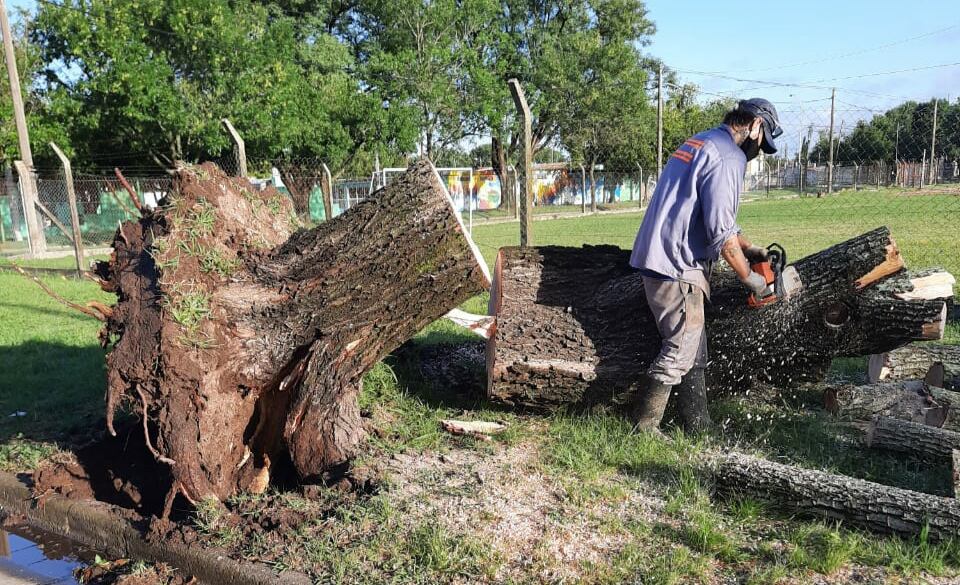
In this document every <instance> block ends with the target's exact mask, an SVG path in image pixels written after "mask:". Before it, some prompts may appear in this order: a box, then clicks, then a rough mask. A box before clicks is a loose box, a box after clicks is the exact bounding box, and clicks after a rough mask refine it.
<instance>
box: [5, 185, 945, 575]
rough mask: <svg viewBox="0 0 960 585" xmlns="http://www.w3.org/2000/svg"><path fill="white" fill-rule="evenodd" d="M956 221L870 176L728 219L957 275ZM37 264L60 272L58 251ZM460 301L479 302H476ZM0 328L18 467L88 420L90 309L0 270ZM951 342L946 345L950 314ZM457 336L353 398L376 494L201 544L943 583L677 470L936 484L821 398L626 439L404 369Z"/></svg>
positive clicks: (777, 395)
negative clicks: (365, 425) (500, 427)
mask: <svg viewBox="0 0 960 585" xmlns="http://www.w3.org/2000/svg"><path fill="white" fill-rule="evenodd" d="M640 219H641V215H640V214H639V213H637V214H617V215H609V216H603V215H600V216H596V215H595V216H587V217H583V218H575V219H559V220H548V221H538V222H536V223H534V225H533V230H534V232H533V233H534V242H535V243H536V244H563V245H579V244H583V243H589V244H613V245H618V246H622V247H625V248H627V247H629V246H630V245H632V242H633V238H634V235H635V233H636V229H637V227H638V225H639V223H640ZM958 219H960V198H958V197H952V196H948V195H920V196H909V195H904V194H901V193H899V192H894V191H884V192H860V193H850V194H840V195H835V196H832V197H823V198H816V197H806V198H769V199H760V200H757V201H751V202H749V203H745V204H744V205H743V207H742V209H741V217H740V222H741V225H742V226H743V228H744V231H745V232H746V233H747V234H748V235H749V236H751V237H752V238H753V239H754V240H755V241H757V242H758V243H767V242H771V241H777V242H779V243H781V244H783V245H784V246H786V248H787V250H788V252H790V253H791V257H793V258H796V257H800V256H802V255H804V254H807V253H810V252H812V251H815V250H818V249H821V248H823V247H825V246H828V245H830V244H832V243H836V242H838V241H841V240H843V239H845V238H847V237H850V236H853V235H856V234H858V233H861V232H863V231H866V230H867V229H870V228H873V227H876V226H878V225H889V226H890V227H891V229H892V230H893V234H894V237H895V238H896V239H897V242H898V244H899V245H900V248H901V250H902V251H903V253H904V256H905V257H906V259H907V262H908V265H909V266H911V267H914V268H919V267H924V266H932V265H939V266H943V267H945V268H947V269H949V270H950V271H951V272H953V273H954V274H960V244H958V243H957V242H956V241H955V240H953V238H954V237H955V236H954V234H955V233H956V228H955V227H954V226H955V225H956V224H957V222H958ZM517 231H518V226H517V224H516V223H507V224H496V225H478V226H475V229H474V236H475V239H476V240H477V242H478V244H479V246H480V248H481V250H482V252H483V254H484V257H485V258H486V260H487V262H492V261H493V260H494V258H495V256H496V250H497V248H499V247H500V246H504V245H515V244H517V243H518V235H517ZM68 260H69V259H68ZM42 264H56V265H57V266H60V265H62V264H66V265H65V266H63V267H69V262H66V263H65V261H63V260H58V261H55V262H44V263H42ZM43 279H44V281H45V282H46V283H47V284H48V285H49V286H50V287H51V288H53V289H54V290H56V291H57V292H58V293H60V294H62V295H63V296H65V297H67V298H69V299H71V300H74V301H77V302H83V301H87V300H99V301H103V302H110V301H112V299H111V296H110V295H106V294H104V293H101V292H100V291H99V289H98V288H97V287H96V286H95V285H94V284H93V283H90V282H86V281H77V280H74V279H71V278H61V277H55V276H44V277H43ZM465 308H466V309H467V310H470V311H473V312H482V311H483V310H484V308H485V299H484V297H483V296H481V297H478V298H476V299H472V300H471V301H469V302H468V303H466V304H465ZM0 324H2V325H0V468H4V469H8V470H18V469H27V468H30V467H32V466H33V465H35V464H36V463H37V461H38V460H39V459H41V458H43V457H45V456H48V455H49V454H50V453H51V452H53V451H55V450H56V449H58V448H69V447H70V446H71V445H75V444H77V443H78V442H82V441H84V440H86V439H87V438H89V437H90V436H91V435H93V434H94V433H96V432H99V431H100V430H101V429H102V427H103V398H102V395H103V390H104V387H105V382H104V375H105V373H104V365H103V352H102V350H101V349H100V347H99V345H98V343H97V337H96V334H97V330H98V329H99V323H98V322H97V321H95V320H93V319H91V318H89V317H86V316H84V315H81V314H79V313H76V312H74V311H71V310H70V309H67V308H66V307H63V306H61V305H59V304H57V303H56V302H55V301H53V300H52V299H50V298H48V297H47V296H46V295H44V294H43V293H42V292H41V291H40V290H39V289H38V288H37V287H36V285H34V284H33V283H31V282H28V281H26V280H25V279H23V278H22V277H20V276H18V275H16V274H14V273H12V272H9V271H5V270H2V267H0ZM949 336H950V340H952V341H954V342H958V341H960V331H958V329H957V326H956V324H953V325H951V328H950V330H949ZM469 339H470V336H469V334H467V333H465V332H464V331H463V330H462V329H459V328H457V327H456V326H453V325H451V324H449V323H446V322H438V323H436V324H434V325H432V326H430V327H429V328H428V329H427V330H426V331H424V332H422V333H421V334H420V335H419V336H418V339H417V341H418V345H417V346H416V347H417V348H419V349H417V350H416V351H415V352H414V354H412V355H410V354H407V355H405V356H399V357H397V358H391V359H389V360H387V361H386V362H385V363H381V364H378V365H377V366H376V368H374V370H373V371H372V372H371V373H370V374H369V375H368V376H367V378H366V380H365V384H364V388H363V394H362V396H361V407H362V408H363V409H364V410H365V411H367V412H370V413H371V416H372V417H373V421H374V423H375V426H376V427H377V429H378V430H377V432H376V433H374V434H371V437H370V440H369V441H368V442H367V443H366V446H365V449H364V453H363V454H362V456H361V457H360V458H359V460H358V463H357V464H358V466H359V467H362V468H371V469H376V470H377V472H378V473H379V474H380V475H381V476H382V480H381V483H380V487H379V489H378V491H377V492H376V493H374V494H372V495H371V496H369V497H366V498H359V499H355V500H351V501H349V502H340V500H339V499H338V498H340V497H341V496H340V495H337V494H336V493H334V492H332V491H331V492H323V493H322V497H323V498H329V499H331V500H333V501H336V502H337V503H336V506H335V508H334V511H332V512H324V514H323V518H324V519H323V521H322V522H315V523H314V522H311V523H309V524H305V525H302V526H299V527H297V528H296V530H293V531H291V532H289V533H282V532H278V533H276V534H270V533H265V534H264V535H263V537H262V538H259V537H258V538H256V539H243V538H239V537H238V535H237V533H236V528H235V526H236V524H235V523H232V522H230V521H228V520H226V519H224V518H223V517H221V515H222V514H224V512H222V511H218V510H212V509H206V508H202V509H200V510H199V511H198V512H197V514H196V515H195V516H194V518H193V523H194V525H195V526H196V527H197V529H198V530H199V531H200V533H201V535H202V537H203V541H204V542H205V543H207V544H215V545H218V546H222V547H224V548H226V549H227V550H228V551H229V553H230V554H231V555H234V556H237V557H243V558H248V559H262V558H269V559H271V560H270V563H271V564H272V566H274V567H275V568H277V569H283V568H295V569H298V570H303V571H306V572H308V573H310V574H311V575H313V576H314V577H315V578H316V579H317V580H318V581H323V582H327V581H329V582H371V583H373V582H383V581H386V580H391V581H394V582H401V583H420V582H465V581H477V582H534V583H540V582H560V581H581V582H587V583H619V582H623V581H634V582H643V583H684V582H746V583H777V582H782V581H785V580H786V581H789V582H810V581H812V580H822V581H823V582H835V583H843V582H849V581H853V580H860V581H878V580H885V579H906V580H908V581H915V580H927V581H930V582H938V581H939V582H950V579H953V578H955V577H956V576H957V575H958V571H960V541H957V542H947V543H940V544H933V543H929V542H927V541H926V540H925V539H923V538H919V539H910V540H904V539H898V538H892V537H878V536H875V535H870V534H865V533H862V532H859V531H855V530H849V529H847V528H844V527H842V526H838V525H834V524H830V523H822V522H808V521H799V520H796V519H792V518H790V517H788V516H784V515H782V514H780V513H778V512H777V511H776V510H773V509H770V508H768V507H767V506H765V505H764V504H763V503H761V502H756V501H752V500H734V501H717V500H714V499H713V498H712V497H711V486H710V484H709V481H708V480H707V479H705V478H704V477H702V476H701V475H700V474H699V473H698V471H697V470H698V462H699V456H700V454H702V453H703V452H704V451H705V450H714V449H729V448H733V447H736V448H738V449H742V450H746V451H751V452H754V453H757V454H761V455H765V456H768V457H773V458H776V459H778V460H785V461H790V462H793V463H796V464H799V465H805V466H808V467H816V468H821V469H828V470H832V471H838V472H842V473H846V474H850V475H854V476H859V477H863V478H868V479H873V480H876V481H881V482H883V483H888V484H891V485H898V486H902V487H908V488H912V489H919V490H924V491H928V492H931V493H938V494H946V493H948V491H949V489H950V483H949V477H948V471H947V470H946V469H945V468H941V467H937V466H930V465H926V464H923V463H921V462H918V461H914V460H911V459H909V458H900V457H893V456H887V455H875V454H871V456H870V457H864V456H863V452H862V449H861V448H860V446H859V440H860V438H861V434H860V431H858V430H857V429H851V428H848V427H846V426H843V425H841V424H839V423H838V422H837V421H835V420H833V419H832V418H830V417H829V416H826V415H825V414H823V413H822V412H821V411H820V410H818V409H817V408H815V407H811V406H810V405H815V404H818V403H819V400H820V397H819V393H818V390H817V389H816V388H802V389H800V390H797V391H790V392H783V393H781V392H777V391H773V390H769V391H766V392H760V393H753V394H750V395H749V396H734V397H731V398H729V399H726V400H724V401H722V402H719V403H715V404H714V405H712V411H713V414H714V418H715V422H717V423H718V428H717V431H716V432H715V433H714V435H713V436H711V437H708V438H705V439H701V440H692V439H689V438H686V437H683V436H682V435H681V434H678V433H676V432H674V434H673V437H674V440H673V442H670V443H668V442H664V441H660V440H657V439H655V438H653V437H650V436H646V435H641V434H635V433H632V432H631V430H630V427H629V425H627V424H626V423H625V422H624V421H623V420H622V419H621V418H620V417H619V416H617V415H615V414H611V413H608V412H604V411H595V412H588V413H584V412H569V413H557V414H554V415H549V416H538V415H531V414H521V413H514V412H509V411H504V410H501V409H500V408H498V407H496V406H495V405H491V404H488V403H486V402H485V401H484V400H483V399H482V398H481V397H478V396H464V395H458V394H454V393H452V392H451V391H450V389H449V388H445V387H435V386H434V385H431V384H429V383H428V382H426V381H424V380H423V379H422V378H421V377H420V375H419V370H418V363H417V355H418V353H417V352H419V351H423V350H424V349H425V348H426V346H427V345H429V344H436V343H450V342H457V341H463V340H469ZM834 375H835V376H836V375H843V376H848V377H852V378H854V379H857V378H858V377H861V376H862V375H863V372H862V363H861V362H858V361H854V362H853V363H849V362H847V363H845V367H844V368H843V369H842V370H840V369H838V370H837V372H835V373H834ZM21 413H22V414H21ZM10 415H13V416H10ZM441 418H481V419H488V420H501V421H504V422H506V423H507V424H508V426H509V431H508V432H507V433H505V434H504V435H502V436H500V437H498V438H497V439H496V440H495V441H494V442H493V443H484V442H480V441H474V440H472V439H469V438H458V437H451V436H449V435H447V434H445V433H443V432H442V431H440V430H439V427H438V424H437V421H438V420H439V419H441ZM277 502H279V504H277ZM272 505H282V506H285V507H288V508H290V509H295V510H304V509H309V508H310V507H311V506H314V507H315V506H318V505H321V504H320V503H318V500H316V499H311V500H307V499H305V498H303V497H301V496H299V495H297V494H284V493H269V494H268V495H267V496H262V497H260V498H258V497H255V496H241V497H239V498H237V499H236V500H235V501H232V502H230V505H229V506H228V512H226V513H227V514H244V513H246V512H245V510H250V509H253V508H257V507H258V506H260V507H261V508H264V507H269V506H272ZM281 536H282V538H281Z"/></svg>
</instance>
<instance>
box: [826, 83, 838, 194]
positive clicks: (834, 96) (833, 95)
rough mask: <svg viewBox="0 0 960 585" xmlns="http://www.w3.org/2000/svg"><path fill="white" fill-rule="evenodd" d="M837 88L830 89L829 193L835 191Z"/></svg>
mask: <svg viewBox="0 0 960 585" xmlns="http://www.w3.org/2000/svg"><path fill="white" fill-rule="evenodd" d="M836 100H837V90H836V88H834V89H832V90H831V91H830V160H829V161H828V162H827V183H828V185H827V193H833V116H834V112H835V110H836Z"/></svg>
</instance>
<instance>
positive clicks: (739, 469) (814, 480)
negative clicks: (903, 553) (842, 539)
mask: <svg viewBox="0 0 960 585" xmlns="http://www.w3.org/2000/svg"><path fill="white" fill-rule="evenodd" d="M714 479H715V482H716V487H717V491H718V493H719V494H720V495H722V496H728V497H729V496H733V497H738V496H750V497H753V498H757V499H761V500H766V501H770V502H773V503H774V504H776V505H778V506H782V507H783V508H784V509H786V510H788V511H790V512H797V513H800V514H803V515H807V516H813V517H818V518H828V519H830V520H841V521H843V522H847V523H850V524H854V525H857V526H861V527H863V528H866V529H868V530H873V531H876V532H883V533H896V534H902V535H917V534H920V531H921V530H922V529H923V527H924V526H925V525H926V526H928V529H929V533H928V534H929V537H930V539H931V540H948V539H951V538H955V537H956V535H957V533H958V531H960V501H958V500H956V499H953V498H943V497H940V496H933V495H930V494H924V493H920V492H914V491H910V490H905V489H901V488H895V487H890V486H886V485H882V484H878V483H873V482H870V481H865V480H862V479H855V478H852V477H847V476H844V475H835V474H832V473H827V472H824V471H815V470H812V469H802V468H799V467H794V466H791V465H783V464H780V463H773V462H771V461H766V460H763V459H758V458H756V457H751V456H748V455H742V454H730V455H726V456H723V457H722V458H721V459H720V460H719V461H718V462H717V465H716V468H715V474H714Z"/></svg>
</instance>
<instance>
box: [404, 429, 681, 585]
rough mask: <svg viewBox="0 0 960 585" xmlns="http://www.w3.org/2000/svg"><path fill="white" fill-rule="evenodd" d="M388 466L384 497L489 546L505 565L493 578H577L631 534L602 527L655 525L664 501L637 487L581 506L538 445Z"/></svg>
mask: <svg viewBox="0 0 960 585" xmlns="http://www.w3.org/2000/svg"><path fill="white" fill-rule="evenodd" d="M385 471H386V472H387V473H388V474H389V475H388V477H389V480H388V482H387V484H388V485H389V486H390V488H389V490H388V491H387V492H386V495H387V496H388V497H390V499H391V501H393V502H394V503H395V504H396V505H397V506H398V507H400V508H402V509H404V510H405V511H407V512H408V514H409V515H410V516H411V521H439V522H441V523H442V525H443V527H444V528H445V529H447V530H448V531H450V532H451V533H457V534H462V533H466V534H469V535H470V536H472V537H474V538H477V539H479V540H480V541H481V542H483V543H485V544H486V545H488V546H489V547H491V549H492V550H493V551H494V553H495V555H496V556H497V557H498V558H499V559H500V561H501V562H502V564H501V565H500V568H499V570H498V572H497V574H496V576H495V577H494V578H493V582H503V581H504V580H507V579H508V578H513V579H516V578H521V579H530V578H539V579H540V580H542V581H546V582H556V581H575V580H577V579H578V578H579V577H580V576H581V574H582V571H583V570H584V567H586V566H590V565H602V564H604V563H605V562H607V560H608V559H609V558H610V557H611V556H613V555H615V554H616V553H617V552H619V551H620V550H621V549H622V548H623V546H624V545H625V544H626V543H627V542H628V540H629V539H630V535H629V534H628V533H626V532H624V531H610V530H605V529H604V525H605V524H606V523H607V522H608V521H609V519H610V518H612V517H615V518H618V519H620V520H621V521H624V520H628V519H632V520H635V521H639V522H653V521H654V520H655V517H656V513H657V511H658V510H661V509H662V508H663V505H664V500H663V499H662V498H661V497H657V496H653V495H650V494H648V493H644V492H642V491H640V490H637V489H625V490H624V493H623V496H622V497H621V498H620V499H619V501H617V502H615V503H610V502H607V501H602V502H601V501H598V502H591V503H589V504H587V505H577V504H575V503H573V502H571V501H570V498H569V496H568V495H567V490H566V488H565V487H564V485H563V483H562V482H561V480H559V479H558V478H556V477H552V476H550V475H548V474H547V473H545V472H544V470H543V469H542V468H541V464H540V452H539V447H538V446H537V445H536V444H535V443H532V442H526V443H522V444H519V445H513V446H502V447H500V448H498V449H497V450H496V452H495V453H493V454H486V453H481V452H477V451H472V450H458V451H451V452H446V453H440V454H438V453H421V454H401V455H395V456H394V457H393V458H392V459H391V461H390V462H389V463H388V465H387V468H386V470H385ZM611 480H612V481H617V478H611ZM624 483H626V482H624Z"/></svg>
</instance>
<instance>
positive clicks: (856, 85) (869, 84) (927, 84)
mask: <svg viewBox="0 0 960 585" xmlns="http://www.w3.org/2000/svg"><path fill="white" fill-rule="evenodd" d="M647 9H648V11H649V17H650V18H651V19H652V20H653V21H654V22H655V23H656V25H657V33H656V35H654V37H653V42H652V43H651V45H650V46H648V47H646V48H645V50H646V52H648V53H649V54H650V55H653V56H656V57H659V58H661V59H663V60H664V62H665V63H666V64H667V65H668V66H669V67H672V68H674V69H676V70H678V71H680V72H681V73H680V75H681V78H682V79H683V81H684V82H693V83H696V84H697V85H698V86H700V88H701V89H702V90H704V91H705V92H713V93H719V94H724V95H729V96H732V97H738V98H745V97H755V96H760V97H766V98H767V99H769V100H771V101H773V102H774V103H775V104H776V105H777V106H778V108H779V110H780V111H781V119H782V120H783V121H784V122H785V124H784V126H785V130H786V133H787V135H788V136H791V140H790V142H796V141H797V140H798V137H799V134H800V133H801V132H802V128H805V127H807V126H809V125H810V124H813V125H814V126H815V128H819V127H822V126H825V125H826V124H827V123H828V121H829V111H830V101H829V97H830V89H829V88H830V87H836V88H837V120H836V121H835V127H836V130H837V131H838V132H839V131H840V124H841V122H842V123H843V124H844V133H846V131H847V129H849V128H851V127H852V126H853V124H854V123H855V122H856V120H858V119H862V118H869V117H870V116H871V115H873V113H874V112H875V111H882V110H886V109H888V108H890V107H891V106H894V105H896V104H897V103H900V102H902V101H904V99H913V100H917V101H922V100H929V99H930V98H932V97H940V98H947V97H949V98H950V99H951V100H956V99H957V98H958V97H960V10H958V4H957V0H939V1H924V0H915V1H913V2H894V1H890V0H882V1H874V2H865V1H847V0H833V1H832V2H826V1H821V0H806V1H803V2H782V1H781V2H778V1H773V2H766V3H764V2H749V3H748V2H710V1H698V0H693V1H687V2H677V1H676V0H648V1H647ZM917 37H919V38H917ZM947 63H957V65H953V66H950V67H941V68H935V69H924V70H919V71H912V72H902V73H896V74H890V75H875V76H874V75H870V76H865V75H867V74H873V73H881V72H889V71H900V70H906V69H915V68H920V67H928V66H931V65H942V64H947ZM693 71H699V72H714V73H721V74H723V75H726V76H729V77H737V78H742V79H750V80H758V81H761V82H763V83H757V82H755V81H735V80H731V79H724V78H720V77H716V76H709V75H701V74H695V73H692V72H693ZM851 77H855V78H853V79H840V78H851ZM774 83H782V84H799V85H813V86H820V87H817V88H800V87H783V86H777V85H774ZM704 97H711V96H710V95H705V96H704Z"/></svg>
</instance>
